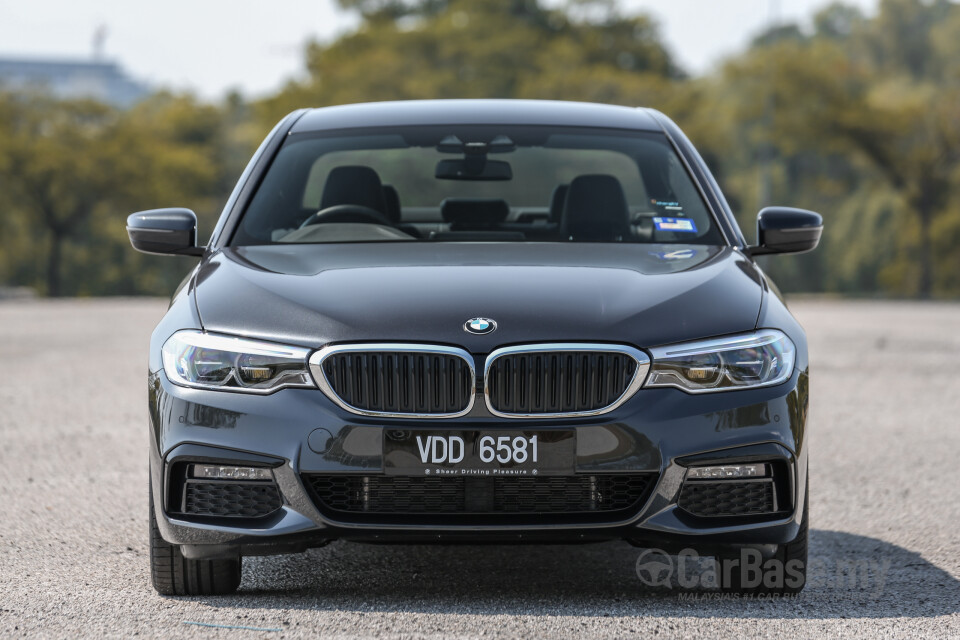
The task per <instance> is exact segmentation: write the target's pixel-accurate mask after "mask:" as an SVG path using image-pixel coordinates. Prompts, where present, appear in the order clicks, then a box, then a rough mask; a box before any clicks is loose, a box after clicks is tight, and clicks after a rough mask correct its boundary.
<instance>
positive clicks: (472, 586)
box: [193, 530, 960, 619]
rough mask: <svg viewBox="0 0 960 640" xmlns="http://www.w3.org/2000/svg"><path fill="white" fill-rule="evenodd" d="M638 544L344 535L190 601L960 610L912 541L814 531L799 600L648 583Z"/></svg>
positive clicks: (269, 561)
mask: <svg viewBox="0 0 960 640" xmlns="http://www.w3.org/2000/svg"><path fill="white" fill-rule="evenodd" d="M643 552H644V550H642V549H636V548H633V547H631V546H630V545H628V544H626V543H621V542H610V543H601V544H591V545H557V546H532V545H531V546H521V545H513V546H500V545H498V546H482V545H478V546H461V545H452V546H426V545H416V546H407V545H361V544H350V543H344V542H337V543H333V544H331V545H330V546H328V547H325V548H323V549H314V550H311V551H309V552H307V553H306V554H300V555H292V556H275V557H265V558H248V559H245V560H244V579H243V584H242V585H241V591H240V593H239V594H237V595H236V596H229V597H210V598H196V599H193V600H198V601H200V602H203V603H205V604H206V605H208V606H210V607H211V608H217V609H219V608H230V609H274V610H291V609H294V610H311V609H312V610H318V611H331V610H336V611H346V612H363V613H393V612H415V613H438V614H439V613H442V614H451V613H453V614H469V615H552V616H558V615H559V616H645V615H646V616H649V615H658V616H677V617H738V618H739V617H757V618H781V617H786V618H813V619H817V618H821V619H827V618H870V617H896V616H912V617H934V616H943V615H949V614H952V613H956V612H957V611H958V610H960V581H958V580H957V579H956V578H954V577H953V576H952V575H950V574H949V573H948V572H946V571H944V570H942V569H940V568H938V567H937V566H935V565H933V564H931V563H930V562H927V561H926V560H924V559H923V558H922V557H921V556H920V555H919V554H918V553H915V552H912V551H910V550H908V549H904V548H902V547H899V546H896V545H893V544H890V543H888V542H884V541H882V540H878V539H876V538H869V537H865V536H858V535H853V534H849V533H843V532H839V531H824V530H814V531H812V532H811V549H810V565H809V572H810V575H809V579H808V585H807V588H806V589H805V590H804V591H803V593H802V594H800V595H799V596H798V597H797V598H795V599H782V600H770V599H763V600H754V601H745V600H744V599H742V598H736V597H732V596H730V595H724V594H720V593H719V592H717V591H716V590H714V589H711V588H708V587H700V588H694V589H692V590H691V589H681V588H680V587H679V584H678V579H677V577H676V576H674V577H673V579H672V580H671V581H670V585H669V586H659V587H650V586H647V585H645V584H644V582H643V581H642V580H641V579H640V578H639V577H638V574H637V564H638V562H637V561H638V558H640V557H641V554H642V553H643ZM672 560H673V561H674V563H676V558H673V559H672ZM687 566H688V567H689V563H688V565H687ZM712 566H713V565H712V563H709V562H707V561H704V562H703V563H702V570H701V571H699V572H698V571H696V570H695V571H693V572H689V573H688V575H687V576H686V578H687V580H688V584H689V580H690V578H691V576H692V577H693V578H694V579H696V576H698V575H701V576H702V575H705V572H706V571H709V570H710V568H712ZM661 578H662V576H661ZM707 582H708V583H709V580H707Z"/></svg>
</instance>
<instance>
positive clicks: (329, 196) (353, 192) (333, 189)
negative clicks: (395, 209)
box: [320, 165, 389, 217]
mask: <svg viewBox="0 0 960 640" xmlns="http://www.w3.org/2000/svg"><path fill="white" fill-rule="evenodd" d="M343 204H353V205H357V206H361V207H367V208H368V209H373V210H374V211H377V212H378V213H382V214H383V215H385V216H386V215H387V213H388V212H387V200H386V198H385V197H384V194H383V184H382V183H381V182H380V176H379V175H378V174H377V172H376V171H374V170H373V169H371V168H370V167H366V166H363V165H347V166H342V167H334V168H333V169H332V170H331V171H330V174H329V175H327V181H326V182H325V183H324V185H323V195H322V196H321V197H320V210H321V211H323V210H324V209H327V208H329V207H336V206H338V205H343ZM388 217H389V216H388Z"/></svg>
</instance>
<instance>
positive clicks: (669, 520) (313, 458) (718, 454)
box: [150, 371, 808, 555]
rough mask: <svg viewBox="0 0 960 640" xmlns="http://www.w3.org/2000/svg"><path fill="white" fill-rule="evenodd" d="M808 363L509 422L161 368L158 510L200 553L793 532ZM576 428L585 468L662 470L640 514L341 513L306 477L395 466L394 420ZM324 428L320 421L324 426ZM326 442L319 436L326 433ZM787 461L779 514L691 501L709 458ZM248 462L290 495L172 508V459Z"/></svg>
mask: <svg viewBox="0 0 960 640" xmlns="http://www.w3.org/2000/svg"><path fill="white" fill-rule="evenodd" d="M807 394H808V391H807V374H806V372H800V371H797V372H794V375H793V377H792V378H791V379H790V380H789V381H788V382H786V383H784V384H782V385H778V386H776V387H769V388H762V389H755V390H745V391H733V392H723V393H716V394H704V395H689V394H685V393H683V392H682V391H679V390H675V389H642V390H640V391H639V392H638V393H637V394H636V395H635V396H634V397H633V398H631V399H630V400H629V401H627V402H626V403H624V404H623V405H622V406H620V407H618V408H617V409H616V410H615V411H613V412H611V413H608V414H605V415H602V416H597V417H594V418H580V419H551V420H530V419H505V418H497V417H494V416H490V415H483V412H482V411H479V412H474V413H471V414H470V415H468V416H464V417H462V418H457V419H451V420H434V421H429V422H427V423H425V422H424V421H422V420H419V421H418V420H401V419H395V418H389V419H384V418H365V417H362V416H357V415H353V414H350V413H348V412H346V411H344V410H343V409H341V408H340V407H338V406H336V405H335V404H334V403H333V402H331V401H330V400H329V399H328V398H327V397H326V396H324V394H323V393H322V392H320V391H319V390H311V389H284V390H281V391H279V392H277V393H275V394H272V395H268V396H250V395H244V394H239V393H228V392H219V391H205V390H197V389H188V388H184V387H180V386H177V385H174V384H172V383H171V382H169V380H167V379H166V377H165V376H164V374H163V372H162V371H161V372H158V373H155V374H151V377H150V419H151V426H152V438H151V446H150V449H151V483H152V490H153V493H154V496H163V498H162V499H157V500H155V509H156V518H157V522H158V526H159V529H160V532H161V535H162V536H163V538H164V539H166V540H167V541H168V542H171V543H174V544H180V545H185V546H184V551H185V553H187V554H188V555H213V554H216V553H221V552H222V553H227V554H234V553H238V552H242V553H244V554H248V555H255V554H267V553H277V552H281V553H282V552H286V551H296V550H300V549H302V548H306V547H309V546H316V545H319V544H323V543H325V542H328V541H330V540H333V539H338V538H348V539H359V540H370V541H422V540H434V541H436V540H464V541H467V540H469V541H474V542H475V541H504V542H507V541H525V540H536V541H540V540H552V541H586V540H599V539H627V540H630V541H632V542H635V543H637V544H642V545H644V546H658V547H660V548H664V549H669V548H672V547H677V548H683V547H693V548H696V549H699V550H706V551H709V549H710V548H712V547H721V546H729V545H770V544H781V543H785V542H789V541H791V540H793V539H794V538H795V537H796V534H797V531H798V530H799V525H800V523H799V518H800V514H801V513H802V512H803V504H804V501H805V500H806V491H807V487H806V468H807V454H806V447H805V439H804V430H805V422H806V414H807V404H808V398H807ZM384 428H390V429H437V430H443V429H445V428H448V429H458V430H464V429H483V430H496V429H498V428H502V429H510V430H516V429H520V428H522V429H537V430H549V429H551V428H564V429H570V428H575V429H576V431H577V466H576V473H577V474H609V473H615V474H620V473H629V472H649V473H653V474H656V477H657V480H656V484H655V487H654V488H653V490H652V491H651V492H650V493H649V494H648V497H647V498H646V500H645V502H644V504H643V506H642V508H640V509H639V510H638V511H636V512H635V513H632V514H630V516H629V517H627V518H620V519H617V520H613V521H604V522H591V523H588V524H583V523H571V522H560V521H550V522H546V523H531V522H529V521H527V522H525V523H523V524H517V525H512V524H510V523H509V522H507V523H504V522H503V521H498V522H497V523H496V524H483V523H476V522H474V523H472V524H470V525H469V526H464V525H459V524H458V525H449V524H443V523H442V522H440V523H438V522H433V523H431V524H429V525H425V524H418V523H403V522H396V521H393V522H389V523H387V522H384V523H378V522H375V521H373V522H371V521H366V522H363V523H362V524H361V523H356V522H348V521H340V520H337V519H334V518H332V517H330V516H329V515H327V516H325V515H324V514H322V513H321V512H320V510H318V508H317V506H316V504H315V503H314V500H313V499H312V498H311V494H310V492H309V490H308V489H307V488H306V486H305V483H304V480H303V476H302V474H305V473H324V474H357V473H363V474H366V475H376V474H379V473H381V472H382V450H381V448H382V444H381V443H382V436H381V433H382V430H383V429H384ZM318 429H319V430H321V431H317V430H318ZM311 434H313V435H312V437H313V438H314V440H316V439H317V438H318V437H322V439H329V438H333V439H336V440H338V441H340V442H341V443H344V442H348V443H349V450H350V455H344V454H343V450H344V447H335V448H333V449H336V450H338V451H340V454H339V455H337V456H333V455H330V454H323V453H317V452H316V451H314V449H318V450H323V448H322V447H317V446H314V448H313V449H312V448H311V444H310V441H311ZM314 444H316V443H314ZM751 459H752V460H756V459H776V460H781V461H783V465H784V469H786V470H787V473H788V475H789V498H788V500H789V502H790V503H791V504H789V505H786V507H787V508H786V509H785V510H784V511H781V512H780V513H778V514H777V515H776V516H766V517H739V518H720V519H709V518H701V517H694V516H691V515H690V514H689V513H687V512H685V511H684V510H682V509H680V508H679V507H678V506H677V500H678V497H679V493H680V490H681V486H682V484H683V479H684V474H685V471H686V467H685V466H684V465H685V464H689V463H690V462H691V461H694V460H695V461H697V462H698V463H699V464H704V463H711V462H721V463H723V462H737V461H745V460H751ZM204 460H208V461H214V462H218V463H221V464H229V463H231V462H232V463H234V464H239V465H242V464H243V463H244V462H247V463H251V464H257V465H265V466H271V467H273V468H274V476H275V478H276V481H277V484H278V487H279V490H280V493H281V495H282V499H283V506H282V507H281V508H280V509H279V510H278V511H276V512H274V513H273V514H271V515H270V516H267V517H264V518H258V519H256V521H255V522H252V521H244V522H242V523H240V522H231V521H229V520H228V519H223V518H220V519H217V518H194V517H183V516H176V515H171V514H170V512H171V511H172V509H171V508H170V507H171V505H170V504H168V503H169V502H170V501H169V500H168V499H167V498H168V482H169V476H170V474H169V470H170V469H171V468H172V467H171V465H173V464H176V463H178V462H183V461H204Z"/></svg>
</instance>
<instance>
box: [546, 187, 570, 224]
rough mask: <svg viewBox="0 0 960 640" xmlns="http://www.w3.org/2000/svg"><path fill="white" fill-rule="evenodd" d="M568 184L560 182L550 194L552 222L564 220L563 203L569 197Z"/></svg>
mask: <svg viewBox="0 0 960 640" xmlns="http://www.w3.org/2000/svg"><path fill="white" fill-rule="evenodd" d="M568 189H570V185H568V184H558V185H557V188H556V189H554V190H553V195H552V196H550V222H560V221H561V220H563V203H564V202H565V201H566V199H567V190H568Z"/></svg>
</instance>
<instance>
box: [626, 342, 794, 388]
mask: <svg viewBox="0 0 960 640" xmlns="http://www.w3.org/2000/svg"><path fill="white" fill-rule="evenodd" d="M650 354H651V355H652V356H653V362H652V363H651V365H650V375H649V377H648V378H647V382H646V384H645V385H644V386H645V387H676V388H678V389H683V390H684V391H688V392H690V393H708V392H711V391H729V390H732V389H745V388H749V387H768V386H772V385H775V384H780V383H781V382H784V381H785V380H787V379H788V378H789V377H790V376H791V374H792V373H793V364H794V362H795V361H796V348H795V347H794V346H793V342H791V341H790V338H788V337H787V336H785V335H784V334H783V333H781V332H780V331H775V330H772V329H765V330H762V331H758V332H756V333H751V334H747V335H740V336H732V337H729V338H717V339H714V340H703V341H700V342H687V343H684V344H677V345H672V346H669V347H659V348H657V349H651V350H650Z"/></svg>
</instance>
